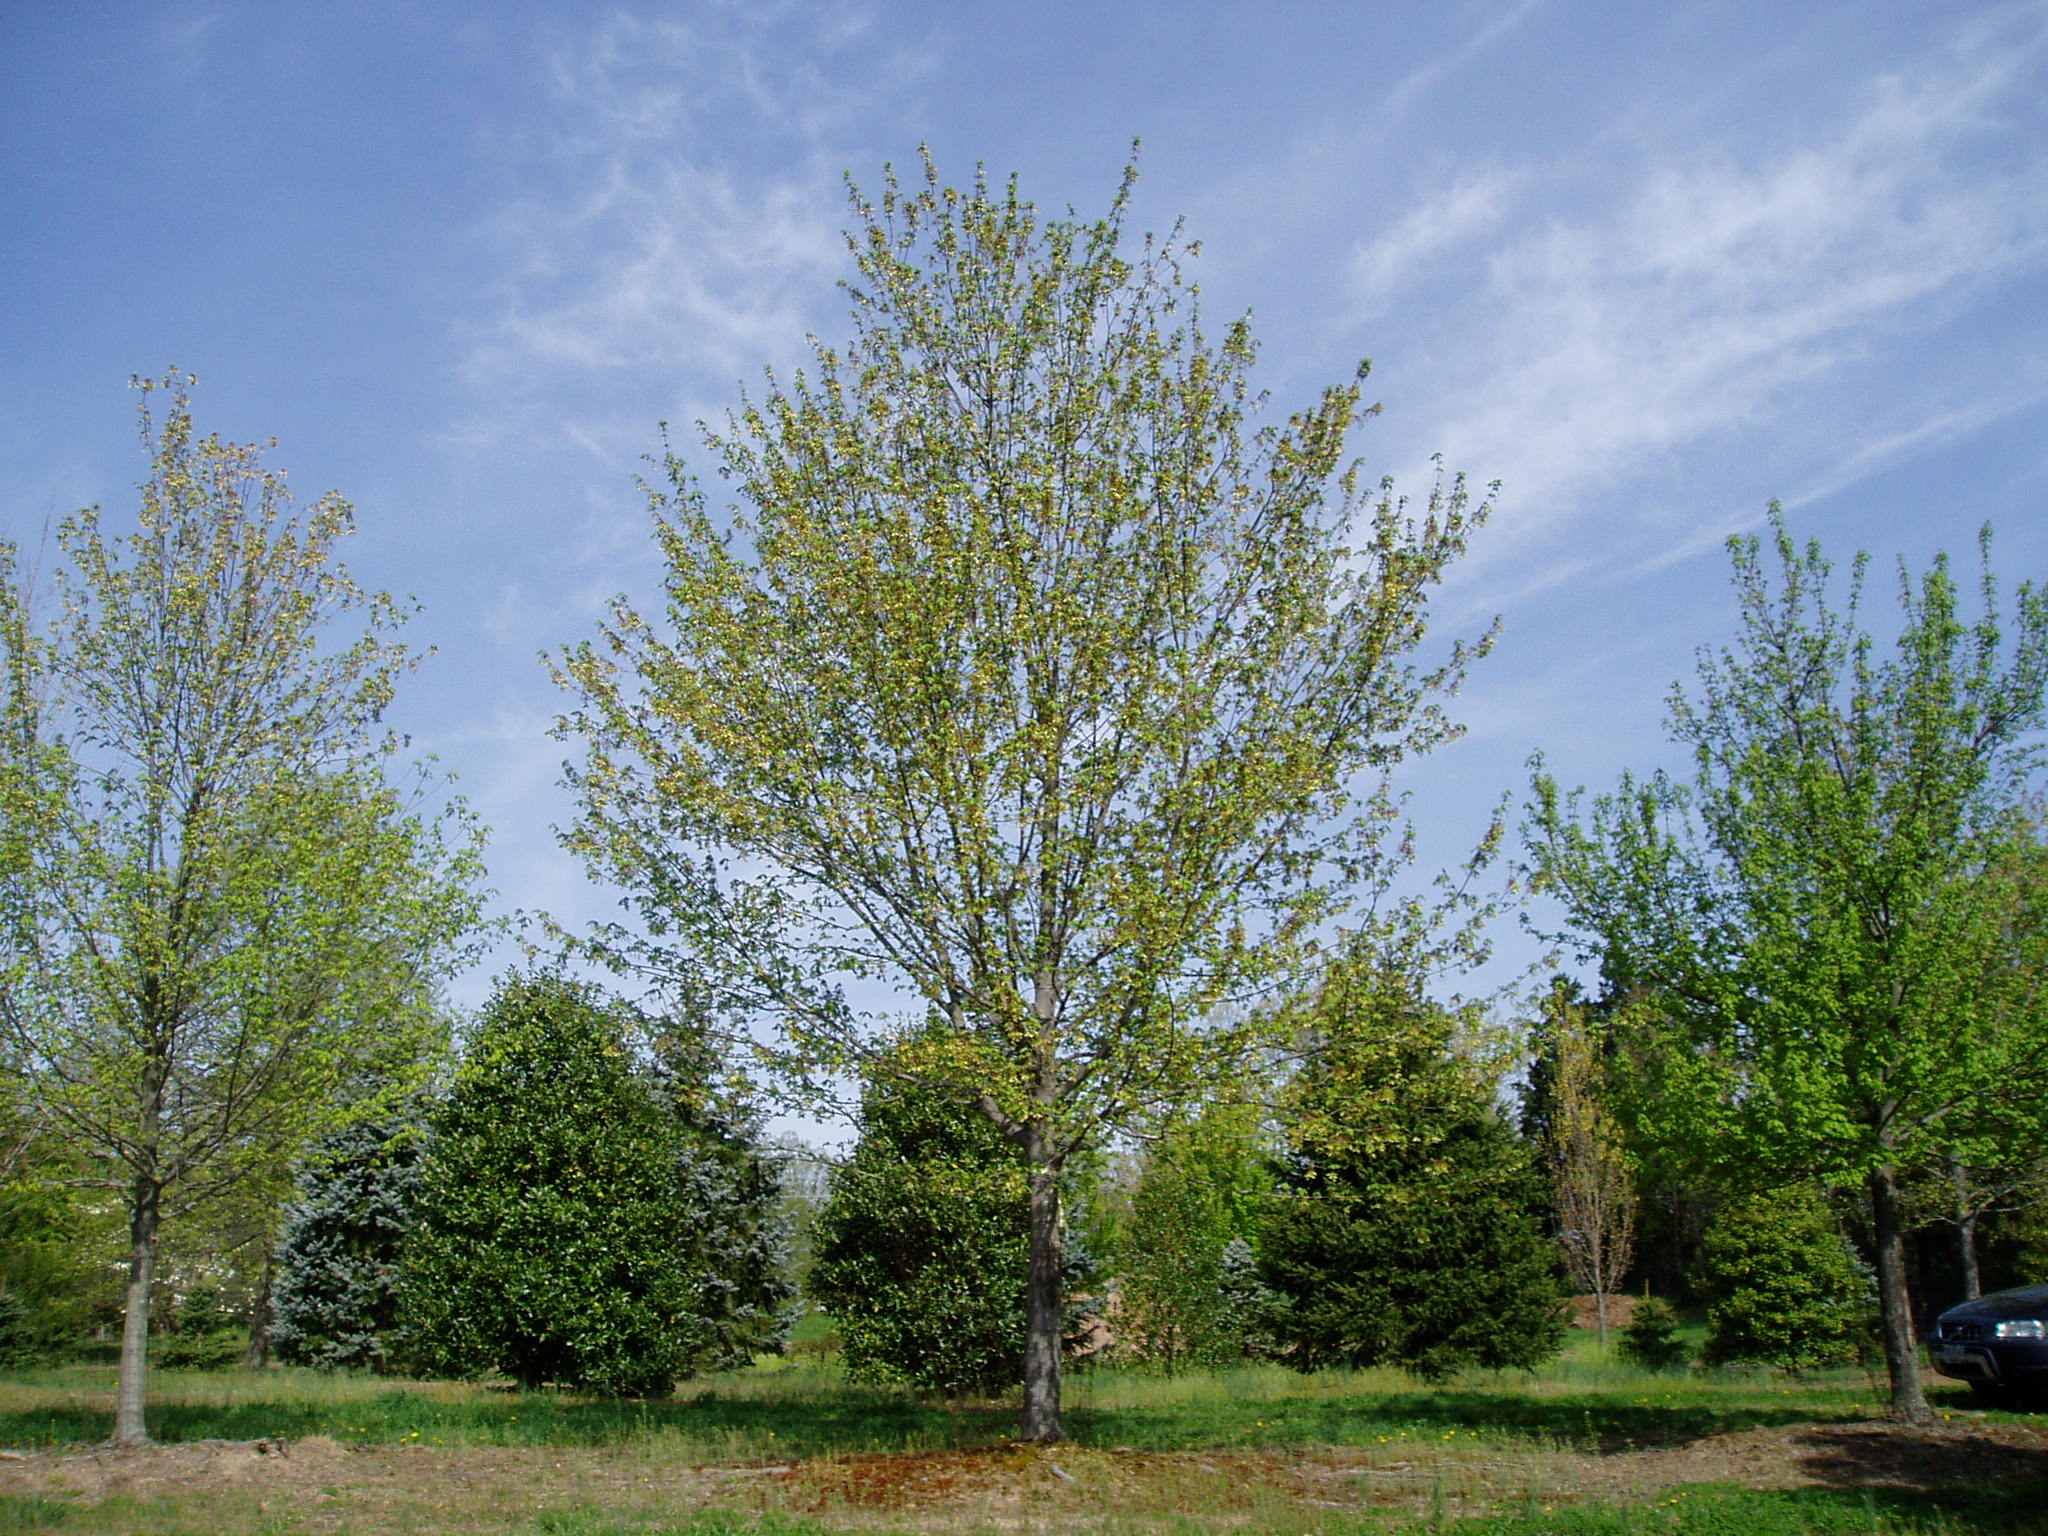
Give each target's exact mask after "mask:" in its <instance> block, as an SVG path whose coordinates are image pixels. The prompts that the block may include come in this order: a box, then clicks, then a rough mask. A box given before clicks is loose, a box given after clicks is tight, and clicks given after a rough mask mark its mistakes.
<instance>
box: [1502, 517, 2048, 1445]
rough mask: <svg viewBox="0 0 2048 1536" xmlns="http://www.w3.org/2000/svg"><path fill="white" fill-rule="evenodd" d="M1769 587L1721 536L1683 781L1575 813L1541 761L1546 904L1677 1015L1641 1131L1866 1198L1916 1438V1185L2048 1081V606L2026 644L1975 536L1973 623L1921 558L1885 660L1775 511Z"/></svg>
mask: <svg viewBox="0 0 2048 1536" xmlns="http://www.w3.org/2000/svg"><path fill="white" fill-rule="evenodd" d="M1770 548H1771V551H1772V553H1773V554H1775V556H1776V567H1777V569H1776V572H1775V576H1774V573H1773V572H1772V571H1771V570H1769V569H1768V568H1767V565H1766V559H1765V555H1764V550H1763V547H1762V545H1761V544H1760V542H1759V541H1758V540H1756V539H1754V538H1750V539H1736V540H1733V541H1731V544H1730V553H1731V555H1732V557H1733V561H1734V573H1735V590H1736V596H1737V599H1738V601H1739V605H1740V630H1739V634H1738V638H1737V641H1736V645H1735V647H1734V648H1733V649H1731V650H1725V651H1720V652H1707V653H1703V654H1702V657H1701V662H1700V680H1699V687H1698V689H1697V691H1696V692H1695V693H1693V694H1691V695H1688V694H1687V693H1685V692H1684V691H1682V690H1678V691H1674V693H1673V697H1672V703H1671V728H1672V732H1673V735H1674V736H1675V737H1676V738H1677V740H1678V741H1679V742H1681V743H1682V744H1683V745H1684V746H1686V747H1687V748H1689V749H1690V750H1691V751H1692V753H1693V755H1694V759H1695V763H1696V770H1695V775H1694V778H1693V781H1692V782H1691V783H1690V784H1686V783H1681V782H1678V781H1676V780H1674V779H1672V778H1669V777H1666V776H1664V775H1661V774H1660V775H1658V776H1656V777H1653V778H1651V779H1648V780H1637V779H1634V778H1624V779H1623V781H1622V784H1621V787H1620V789H1619V791H1618V792H1617V793H1615V794H1613V795H1610V796H1603V797H1600V798H1598V799H1596V800H1595V801H1594V802H1593V803H1592V805H1591V806H1590V807H1582V806H1581V805H1580V804H1579V802H1578V799H1577V797H1576V796H1570V797H1568V796H1565V795H1562V794H1560V793H1559V791H1558V789H1557V787H1556V785H1555V783H1554V782H1553V781H1552V780H1550V779H1549V778H1548V777H1547V776H1544V775H1543V774H1542V773H1541V772H1540V769H1539V772H1538V774H1537V777H1536V780H1535V795H1534V800H1533V803H1532V806H1531V810H1530V816H1529V821H1528V827H1527V837H1528V846H1529V850H1530V859H1531V863H1532V864H1533V866H1534V869H1535V872H1536V874H1537V875H1538V876H1539V878H1540V881H1541V884H1542V886H1543V887H1544V888H1545V889H1547V890H1548V891H1549V892H1551V893H1552V894H1553V895H1554V896H1556V897H1557V898H1558V899H1559V900H1560V901H1562V902H1563V904H1564V907H1565V911H1566V913H1567V915H1568V918H1569V921H1570V924H1571V928H1572V931H1573V934H1574V935H1575V936H1576V937H1577V938H1578V939H1579V940H1580V941H1581V942H1582V943H1583V945H1584V946H1585V948H1586V949H1587V950H1588V952H1589V953H1590V952H1598V953H1600V954H1601V956H1602V958H1603V960H1604V961H1605V963H1606V964H1607V965H1608V966H1609V967H1610V968H1611V969H1613V970H1615V971H1616V972H1617V973H1620V974H1625V975H1626V976H1627V977H1628V978H1629V979H1630V980H1631V981H1632V982H1636V983H1640V984H1641V985H1642V987H1643V988H1644V990H1643V993H1642V995H1643V997H1644V998H1645V999H1647V1006H1650V1007H1653V1008H1655V1009H1657V1010H1659V1011H1660V1013H1661V1016H1662V1018H1663V1020H1664V1022H1665V1023H1666V1025H1667V1026H1668V1030H1669V1033H1670V1043H1669V1048H1668V1049H1664V1050H1661V1051H1653V1052H1650V1053H1648V1054H1647V1055H1646V1058H1645V1059H1646V1062H1647V1064H1648V1067H1649V1069H1650V1070H1651V1071H1652V1072H1653V1073H1654V1074H1655V1075H1656V1076H1657V1079H1658V1080H1657V1081H1656V1082H1655V1083H1654V1084H1652V1088H1653V1091H1652V1092H1650V1093H1648V1094H1645V1095H1642V1100H1643V1103H1644V1104H1645V1106H1646V1114H1647V1115H1648V1116H1649V1117H1650V1120H1651V1122H1652V1123H1651V1126H1650V1128H1651V1130H1652V1131H1653V1132H1657V1133H1659V1139H1661V1140H1663V1141H1664V1142H1666V1143H1667V1144H1671V1145H1685V1146H1689V1147H1691V1148H1693V1149H1695V1151H1696V1152H1698V1153H1699V1154H1700V1155H1701V1156H1703V1157H1705V1158H1707V1159H1708V1160H1710V1161H1718V1162H1719V1164H1720V1171H1721V1172H1722V1173H1723V1174H1725V1175H1728V1176H1730V1177H1733V1178H1735V1179H1738V1180H1747V1181H1756V1180H1759V1179H1761V1180H1768V1181H1771V1182H1774V1183H1776V1182H1788V1181H1790V1180H1793V1179H1796V1178H1806V1179H1815V1178H1818V1179H1822V1180H1845V1179H1846V1180H1853V1181H1856V1182H1859V1183H1860V1184H1861V1185H1862V1187H1863V1189H1864V1192H1865V1194H1866V1197H1867V1199H1868V1201H1869V1205H1870V1214H1871V1222H1872V1229H1873V1236H1874V1242H1875V1248H1876V1260H1877V1274H1878V1294H1879V1301H1880V1306H1881V1310H1882V1314H1883V1325H1884V1328H1883V1331H1884V1344H1885V1357H1886V1361H1887V1365H1888V1367H1889V1370H1890V1375H1891V1386H1892V1402H1893V1409H1894V1412H1895V1413H1897V1414H1898V1415H1900V1416H1902V1417H1905V1418H1908V1419H1913V1420H1924V1419H1925V1418H1926V1417H1927V1416H1928V1409H1927V1404H1926V1400H1925V1397H1924V1394H1923V1392H1922V1389H1921V1383H1920V1375H1919V1367H1918V1362H1917V1341H1916V1339H1915V1336H1914V1330H1913V1318H1912V1312H1911V1309H1910V1307H1909V1304H1908V1298H1907V1293H1906V1267H1905V1253H1904V1237H1905V1231H1904V1227H1905V1221H1904V1218H1903V1216H1902V1207H1901V1190H1902V1187H1903V1186H1904V1184H1905V1183H1906V1181H1907V1180H1908V1179H1909V1178H1910V1177H1912V1176H1913V1175H1914V1174H1915V1173H1916V1172H1918V1171H1920V1170H1923V1169H1928V1168H1932V1167H1934V1166H1937V1165H1938V1164H1939V1162H1940V1161H1941V1160H1942V1158H1943V1157H1944V1155H1945V1153H1946V1152H1948V1151H1949V1150H1951V1149H1953V1148H1956V1147H1958V1146H1961V1145H1967V1144H1969V1143H1971V1142H1972V1141H1973V1140H1974V1139H1976V1138H1977V1137H1979V1136H1981V1135H1984V1134H1990V1133H1994V1132H1995V1131H1996V1129H1997V1127H1998V1126H1999V1125H2000V1124H2001V1123H2007V1121H2008V1115H2009V1111H2010V1109H2011V1106H2012V1105H2013V1104H2014V1103H2015V1102H2016V1101H2023V1100H2025V1101H2038V1098H2039V1096H2040V1095H2041V1093H2042V1092H2043V1081H2044V1072H2048V1040H2044V1039H2043V1034H2044V1022H2048V1021H2044V1015H2043V1012H2042V1010H2041V1008H2040V1006H2039V995H2038V991H2037V990H2036V977H2037V976H2038V974H2039V966H2038V963H2037V960H2036V959H2035V958H2034V957H2033V956H2031V955H2030V954H2028V953H2026V952H2025V951H2027V950H2028V949H2029V948H2030V947H2031V948H2038V946H2039V945H2040V944H2041V942H2042V940H2043V935H2042V933H2041V932H2040V930H2039V928H2038V927H2037V926H2036V925H2033V924H2031V923H2028V922H2022V921H2015V918H2016V916H2018V915H2019V914H2022V913H2024V912H2025V911H2026V910H2027V908H2028V905H2029V903H2030V902H2031V901H2032V899H2033V898H2032V895H2031V892H2030V891H2029V890H2028V888H2027V881H2026V880H2025V879H2023V878H2021V875H2020V874H2019V873H2018V871H2020V870H2022V869H2024V867H2025V866H2026V865H2027V864H2028V862H2029V861H2028V860H2024V859H2016V858H2015V857H2014V851H2015V849H2016V848H2018V847H2021V846H2024V845H2026V844H2028V843H2030V842H2031V841H2032V840H2033V838H2034V833H2033V830H2032V827H2031V823H2030V821H2029V818H2028V817H2027V816H2026V814H2025V809H2026V797H2027V794H2028V791H2029V787H2030V779H2031V775H2032V774H2033V773H2034V772H2035V770H2036V767H2037V764H2038V754H2037V751H2036V749H2035V748H2034V746H2033V745H2032V744H2031V735H2032V733H2033V732H2034V731H2036V730H2037V729H2038V728H2039V726H2040V725H2041V723H2042V719H2043V686H2044V681H2048V596H2044V595H2043V594H2041V593H2039V592H2037V591H2036V590H2035V589H2034V588H2033V587H2032V586H2030V585H2022V586H2021V587H2020V588H2019V589H2018V591H2017V592H2016V594H2015V595H2014V597H2013V599H2012V603H2011V615H2012V617H2011V629H2010V631H2009V632H2008V630H2007V629H2006V628H2005V627H2004V621H2003V620H2002V619H2001V614H2000V610H2001V607H2002V606H2003V604H2002V602H2001V598H2000V594H1999V591H1998V588H1997V586H1996V584H1995V582H1994V581H1993V578H1992V576H1991V573H1990V562H1989V548H1988V534H1987V535H1986V538H1985V560H1984V575H1983V580H1982V612H1981V614H1980V616H1978V617H1977V618H1976V619H1974V620H1968V619H1966V618H1965V617H1964V616H1963V615H1962V614H1961V612H1960V611H1959V609H1960V603H1959V600H1958V594H1957V591H1956V586H1955V582H1954V580H1953V578H1952V577H1951V575H1950V572H1949V566H1948V562H1947V560H1946V559H1937V560H1936V561H1935V562H1934V564H1933V566H1932V567H1931V568H1930V569H1929V570H1928V572H1927V573H1926V574H1925V575H1924V576H1922V577H1920V578H1919V579H1918V580H1917V581H1916V580H1914V579H1913V578H1912V577H1911V576H1910V574H1909V573H1908V572H1906V571H1905V569H1904V568H1903V566H1902V567H1901V571H1900V580H1899V603H1900V608H1901V612H1902V618H1903V623H1902V625H1901V628H1900V631H1899V637H1898V641H1897V645H1896V649H1895V651H1894V652H1893V653H1892V654H1890V655H1885V654H1883V653H1881V652H1880V650H1879V647H1878V645H1877V642H1876V641H1875V640H1874V639H1873V637H1872V636H1871V635H1870V633H1869V632H1868V630H1867V629H1866V628H1865V627H1864V624H1863V618H1862V605H1861V598H1862V590H1863V576H1864V570H1865V561H1864V560H1863V559H1862V558H1861V557H1859V558H1858V560H1857V562H1856V565H1855V572H1854V577H1853V579H1852V582H1851V584H1850V588H1849V594H1848V601H1847V603H1846V605H1844V606H1836V605H1835V604H1834V603H1833V602H1831V600H1830V595H1829V590H1828V584H1829V576H1830V571H1829V566H1828V563H1827V561H1826V560H1825V559H1823V557H1822V556H1821V553H1820V551H1819V549H1818V548H1817V547H1816V546H1813V545H1810V544H1809V545H1808V546H1806V547H1805V548H1804V549H1801V548H1799V547H1798V546H1796V545H1795V544H1794V543H1793V541H1792V538H1791V536H1790V535H1789V534H1788V533H1787V532H1786V529H1785V526H1784V522H1783V519H1782V517H1781V516H1780V515H1779V514H1778V513H1777V512H1776V510H1775V509H1774V510H1773V515H1772V537H1771V540H1770Z"/></svg>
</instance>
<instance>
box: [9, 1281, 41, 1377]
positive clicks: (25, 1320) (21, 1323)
mask: <svg viewBox="0 0 2048 1536" xmlns="http://www.w3.org/2000/svg"><path fill="white" fill-rule="evenodd" d="M36 1353H37V1350H36V1329H35V1322H34V1320H33V1319H32V1318H31V1317H30V1316H29V1311H28V1303H27V1302H25V1301H23V1300H22V1299H21V1298H20V1297H19V1296H17V1295H15V1294H14V1293H13V1292H12V1291H0V1370H12V1369H14V1368H15V1367H16V1366H21V1365H27V1364H29V1363H30V1362H31V1361H33V1360H34V1359H35V1357H36Z"/></svg>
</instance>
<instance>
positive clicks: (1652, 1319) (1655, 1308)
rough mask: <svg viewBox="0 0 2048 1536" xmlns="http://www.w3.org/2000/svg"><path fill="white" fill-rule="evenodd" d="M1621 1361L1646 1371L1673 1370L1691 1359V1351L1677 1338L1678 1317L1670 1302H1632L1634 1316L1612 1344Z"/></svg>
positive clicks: (1648, 1298) (1653, 1298)
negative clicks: (1628, 1362) (1634, 1303)
mask: <svg viewBox="0 0 2048 1536" xmlns="http://www.w3.org/2000/svg"><path fill="white" fill-rule="evenodd" d="M1615 1347H1616V1349H1618V1350H1619V1351H1620V1352H1621V1358H1622V1359H1624V1360H1627V1361H1631V1362H1632V1363H1634V1364H1636V1365H1640V1366H1641V1367H1643V1369H1645V1370H1649V1371H1675V1370H1677V1369H1679V1368H1680V1367H1681V1366H1683V1365H1684V1364H1686V1362H1687V1361H1688V1360H1689V1359H1690V1358H1691V1356H1692V1351H1691V1350H1690V1349H1688V1348H1687V1347H1686V1343H1685V1340H1683V1339H1681V1338H1680V1337H1679V1336H1678V1314H1677V1313H1676V1312H1674V1311H1672V1309H1671V1303H1670V1302H1668V1301H1664V1300H1663V1299H1661V1298H1659V1297H1656V1296H1645V1297H1644V1298H1643V1299H1642V1300H1641V1301H1638V1302H1637V1303H1636V1310H1635V1315H1634V1316H1633V1317H1631V1318H1630V1319H1629V1321H1628V1326H1627V1327H1625V1328H1623V1329H1622V1330H1621V1335H1620V1338H1619V1339H1618V1340H1617V1341H1616V1344H1615Z"/></svg>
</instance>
